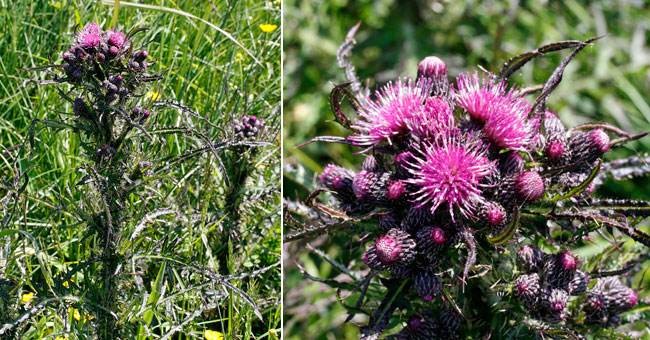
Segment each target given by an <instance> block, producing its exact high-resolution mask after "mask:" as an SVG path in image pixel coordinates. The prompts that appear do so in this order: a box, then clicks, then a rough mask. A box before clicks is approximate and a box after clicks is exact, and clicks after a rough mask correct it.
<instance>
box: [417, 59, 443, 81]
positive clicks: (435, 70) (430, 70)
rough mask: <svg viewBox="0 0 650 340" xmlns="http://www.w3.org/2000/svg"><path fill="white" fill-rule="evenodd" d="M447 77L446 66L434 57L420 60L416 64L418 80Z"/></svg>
mask: <svg viewBox="0 0 650 340" xmlns="http://www.w3.org/2000/svg"><path fill="white" fill-rule="evenodd" d="M440 76H447V64H445V62H444V61H442V59H440V58H438V57H436V56H430V57H426V58H424V59H422V60H421V61H420V63H419V64H418V78H421V77H425V78H433V77H440Z"/></svg>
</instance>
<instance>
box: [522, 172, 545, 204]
mask: <svg viewBox="0 0 650 340" xmlns="http://www.w3.org/2000/svg"><path fill="white" fill-rule="evenodd" d="M515 189H516V190H517V194H518V197H519V198H520V199H523V200H526V201H534V200H537V199H539V198H541V197H542V196H544V180H543V179H542V176H540V175H539V173H538V172H537V171H526V172H522V173H521V174H519V175H518V176H517V178H516V179H515Z"/></svg>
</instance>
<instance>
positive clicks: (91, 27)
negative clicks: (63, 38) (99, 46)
mask: <svg viewBox="0 0 650 340" xmlns="http://www.w3.org/2000/svg"><path fill="white" fill-rule="evenodd" d="M88 35H94V36H96V37H97V38H98V39H99V37H100V36H101V35H102V28H101V27H100V26H99V25H98V24H96V23H94V22H91V23H89V24H86V26H84V28H83V29H82V30H80V31H78V32H77V33H76V34H75V37H74V39H75V41H76V42H77V43H82V44H83V42H84V40H85V38H86V36H88ZM98 43H99V41H98Z"/></svg>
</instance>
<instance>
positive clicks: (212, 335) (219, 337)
mask: <svg viewBox="0 0 650 340" xmlns="http://www.w3.org/2000/svg"><path fill="white" fill-rule="evenodd" d="M203 336H204V337H205V338H206V340H223V333H221V332H217V331H211V330H209V329H206V330H205V332H203Z"/></svg>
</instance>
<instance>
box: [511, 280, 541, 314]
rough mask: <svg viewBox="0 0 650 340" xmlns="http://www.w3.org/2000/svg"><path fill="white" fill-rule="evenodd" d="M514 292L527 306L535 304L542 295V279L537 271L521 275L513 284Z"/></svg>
mask: <svg viewBox="0 0 650 340" xmlns="http://www.w3.org/2000/svg"><path fill="white" fill-rule="evenodd" d="M513 293H514V295H515V297H517V298H518V299H519V300H520V301H522V302H524V303H525V304H526V306H528V307H531V306H534V305H535V304H536V303H537V301H538V299H539V296H540V293H541V290H540V280H539V275H538V274H537V273H532V274H524V275H520V276H519V277H517V279H515V282H514V284H513Z"/></svg>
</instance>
